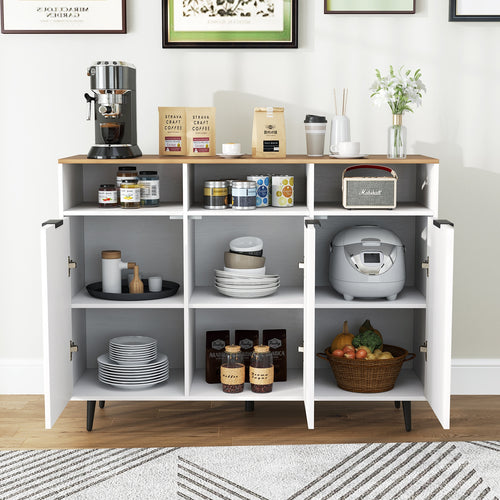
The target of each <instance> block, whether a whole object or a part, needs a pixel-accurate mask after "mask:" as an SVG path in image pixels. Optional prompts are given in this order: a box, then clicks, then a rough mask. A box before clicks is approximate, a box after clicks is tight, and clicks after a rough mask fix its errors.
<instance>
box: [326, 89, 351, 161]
mask: <svg viewBox="0 0 500 500" xmlns="http://www.w3.org/2000/svg"><path fill="white" fill-rule="evenodd" d="M347 95H348V89H347V88H344V89H342V108H341V111H342V113H341V114H339V113H338V108H337V90H336V89H333V102H334V107H335V115H334V117H333V118H332V127H331V130H330V153H331V154H332V155H334V156H335V155H338V154H339V149H338V144H339V142H344V141H350V140H351V124H350V122H349V118H348V117H347V115H346V110H347Z"/></svg>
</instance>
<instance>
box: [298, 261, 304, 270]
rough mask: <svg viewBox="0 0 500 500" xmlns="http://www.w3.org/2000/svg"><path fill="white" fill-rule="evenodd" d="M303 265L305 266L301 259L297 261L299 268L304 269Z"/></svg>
mask: <svg viewBox="0 0 500 500" xmlns="http://www.w3.org/2000/svg"><path fill="white" fill-rule="evenodd" d="M304 266H305V264H304V262H303V261H302V262H299V269H304Z"/></svg>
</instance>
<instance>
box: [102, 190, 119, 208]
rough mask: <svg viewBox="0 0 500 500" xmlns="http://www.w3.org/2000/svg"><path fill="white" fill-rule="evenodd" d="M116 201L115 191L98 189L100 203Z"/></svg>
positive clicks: (114, 202)
mask: <svg viewBox="0 0 500 500" xmlns="http://www.w3.org/2000/svg"><path fill="white" fill-rule="evenodd" d="M116 202H117V196H116V191H103V190H99V204H100V205H108V204H109V205H110V204H116Z"/></svg>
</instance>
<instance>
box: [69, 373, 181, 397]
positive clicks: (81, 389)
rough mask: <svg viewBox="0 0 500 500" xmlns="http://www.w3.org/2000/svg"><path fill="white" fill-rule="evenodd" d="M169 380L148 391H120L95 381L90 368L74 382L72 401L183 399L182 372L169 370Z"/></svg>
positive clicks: (117, 388) (95, 378)
mask: <svg viewBox="0 0 500 500" xmlns="http://www.w3.org/2000/svg"><path fill="white" fill-rule="evenodd" d="M169 375H170V376H169V379H168V380H167V381H166V382H163V383H161V384H157V385H155V386H153V387H150V388H149V389H140V390H134V389H120V388H119V387H113V386H111V385H106V384H103V383H102V382H99V381H98V380H97V369H95V368H90V369H88V370H86V371H85V372H84V373H83V375H82V376H81V377H80V378H79V379H78V380H77V381H76V383H75V384H74V389H73V396H72V398H71V400H72V401H174V400H175V401H178V400H180V399H185V396H184V377H183V370H172V369H170V373H169Z"/></svg>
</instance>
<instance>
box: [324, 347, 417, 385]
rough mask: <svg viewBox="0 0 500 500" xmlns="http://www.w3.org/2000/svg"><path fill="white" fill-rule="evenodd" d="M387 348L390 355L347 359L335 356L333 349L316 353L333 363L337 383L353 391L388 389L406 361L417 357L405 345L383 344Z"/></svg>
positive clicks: (394, 381)
mask: <svg viewBox="0 0 500 500" xmlns="http://www.w3.org/2000/svg"><path fill="white" fill-rule="evenodd" d="M384 351H389V352H390V353H391V354H392V355H393V356H394V357H393V358H391V359H374V360H368V359H348V358H337V357H335V356H332V354H331V353H330V350H329V349H328V348H327V349H325V352H324V354H323V353H318V354H316V356H318V358H321V359H325V360H327V361H328V362H329V363H330V366H331V367H332V371H333V374H334V375H335V378H336V379H337V385H338V386H339V387H340V388H341V389H344V390H345V391H350V392H366V393H368V392H385V391H390V390H391V389H392V388H393V387H394V384H395V383H396V379H397V378H398V375H399V372H400V370H401V367H402V366H403V363H405V362H406V361H410V360H412V359H414V358H415V357H416V354H414V353H408V351H407V350H406V349H403V348H402V347H396V346H393V345H387V344H384Z"/></svg>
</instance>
